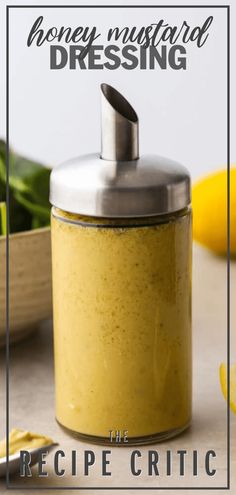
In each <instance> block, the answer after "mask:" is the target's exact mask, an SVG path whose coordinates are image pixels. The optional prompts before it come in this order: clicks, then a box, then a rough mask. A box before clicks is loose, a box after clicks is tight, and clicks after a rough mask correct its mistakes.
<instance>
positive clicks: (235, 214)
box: [192, 167, 236, 255]
mask: <svg viewBox="0 0 236 495" xmlns="http://www.w3.org/2000/svg"><path fill="white" fill-rule="evenodd" d="M192 207H193V238H194V239H195V240H196V241H198V242H200V243H201V244H203V245H204V246H206V247H208V248H209V249H211V250H212V251H214V252H215V253H217V254H226V253H227V171H226V170H220V171H218V172H215V173H213V174H211V175H209V176H207V177H204V178H202V179H201V180H199V181H198V182H197V183H196V184H195V185H194V186H193V189H192ZM230 230H231V232H230V238H231V239H230V249H231V254H232V255H236V167H232V168H231V171H230Z"/></svg>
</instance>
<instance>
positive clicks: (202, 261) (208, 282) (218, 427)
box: [0, 246, 236, 495]
mask: <svg viewBox="0 0 236 495" xmlns="http://www.w3.org/2000/svg"><path fill="white" fill-rule="evenodd" d="M235 275H236V262H233V263H232V270H231V281H232V282H231V288H232V296H233V294H236V277H235ZM226 280H227V278H226V260H225V259H223V258H218V257H215V256H213V255H212V254H211V253H209V252H208V251H206V250H204V249H202V248H200V247H196V246H194V256H193V357H194V360H193V365H194V366H193V367H194V378H193V421H192V426H191V428H189V429H188V430H187V431H186V432H185V433H183V434H182V435H180V436H179V437H176V438H174V439H172V440H169V441H168V442H164V443H160V444H156V445H149V446H142V447H125V448H117V447H114V448H110V447H101V446H94V445H91V444H85V443H81V442H80V441H78V440H76V439H74V438H71V437H70V436H68V435H67V434H66V433H64V431H62V430H61V428H60V427H59V426H58V425H57V423H56V421H55V419H54V384H53V348H52V324H51V322H46V323H44V324H43V325H42V326H41V328H40V329H39V330H38V331H37V332H35V334H34V335H32V336H31V337H30V338H29V339H28V340H25V341H24V342H22V343H19V344H18V345H15V346H12V347H11V349H10V428H12V427H18V428H23V429H28V430H32V431H35V432H39V433H42V434H46V435H49V436H50V437H52V438H53V439H54V440H55V441H57V442H58V443H59V447H58V448H61V449H62V450H63V451H64V452H65V454H66V458H65V460H64V461H63V467H64V468H65V471H66V472H65V475H64V476H63V477H56V476H55V475H54V473H53V458H54V457H53V452H52V453H50V454H49V455H48V457H47V464H46V470H47V471H48V476H47V477H43V478H39V477H38V476H37V468H36V467H35V468H33V469H32V472H33V476H32V477H31V478H27V479H23V478H16V477H14V478H13V477H12V478H11V485H12V487H14V486H16V485H17V486H22V488H19V489H18V493H19V494H22V495H23V494H25V493H27V492H26V490H25V487H27V488H28V487H32V488H33V487H34V486H36V485H37V486H38V487H39V488H44V493H52V491H51V490H47V489H46V487H52V486H57V487H69V486H70V487H76V486H77V487H79V488H80V490H79V493H83V492H84V493H85V492H86V489H88V487H91V488H95V487H96V488H100V492H101V493H103V492H104V493H106V494H108V493H114V492H113V491H112V488H114V487H120V488H121V487H122V486H123V487H128V489H127V490H126V491H125V492H123V493H133V492H134V490H133V489H132V488H139V489H140V488H142V487H143V492H144V493H148V488H155V487H157V488H158V493H160V494H162V493H166V488H167V487H168V488H169V489H170V493H174V490H173V491H172V490H171V488H174V487H177V486H178V487H179V488H181V487H188V489H187V490H181V489H180V490H179V493H182V492H183V493H187V494H190V493H192V492H193V491H192V487H197V488H198V489H199V492H200V494H205V493H206V487H209V488H210V487H214V489H213V490H211V493H214V494H218V493H219V494H222V492H223V493H224V490H222V489H220V487H223V486H226V485H227V455H226V446H227V444H226V431H227V426H226V424H227V423H226V420H227V410H226V403H225V401H224V399H223V397H222V394H221V390H220V386H219V364H220V363H221V362H222V361H226V350H227V338H226V337H227V326H226V321H227V320H226V304H227V303H226ZM232 299H233V298H232ZM235 322H236V311H235V310H234V311H233V308H232V317H231V335H232V339H231V349H232V350H233V348H234V349H235V347H233V344H235V335H233V334H235ZM1 357H2V359H1V366H2V368H3V369H2V370H1V379H2V383H1V396H2V397H1V404H3V403H4V397H5V395H4V385H5V384H4V366H5V362H4V352H3V351H2V352H1ZM231 358H232V361H234V362H235V361H236V355H235V354H233V353H232V356H231ZM170 400H171V398H170ZM2 417H4V414H3V415H2ZM235 425H236V416H234V415H233V414H231V437H232V441H231V490H230V492H229V491H228V492H227V493H235V488H236V479H235V478H236V476H235V475H233V472H234V473H236V466H235V460H236V449H235V439H236V426H235ZM4 428H5V426H4V422H2V423H1V426H0V433H1V436H4V434H5V433H4ZM72 449H73V450H76V451H77V460H78V475H77V476H76V477H73V478H72V477H71V474H70V469H71V461H70V459H71V450H72ZM86 449H87V450H93V451H94V453H95V458H96V461H95V464H94V466H92V467H91V469H90V474H89V476H84V474H83V455H84V450H86ZM135 449H139V450H140V451H141V454H142V457H141V458H140V459H139V461H138V463H139V466H138V467H140V468H141V469H142V473H141V475H140V476H133V475H132V474H131V472H130V455H131V452H132V451H133V450H135ZM181 449H183V450H186V451H187V455H186V472H185V475H184V476H180V474H179V455H178V454H177V450H181ZM211 449H213V450H214V451H215V452H216V457H215V459H213V460H212V462H211V465H212V467H214V468H215V469H216V474H215V475H214V476H207V475H206V473H205V467H204V466H205V454H206V451H208V450H211ZM102 450H111V451H112V452H111V454H110V456H109V458H110V460H111V464H110V468H111V471H112V476H106V477H103V476H101V452H102ZM149 450H157V451H158V454H159V476H157V475H153V476H149V475H148V471H147V458H148V457H147V456H148V451H149ZM167 450H171V451H172V461H173V463H172V475H171V476H167V475H166V466H165V458H166V451H167ZM193 450H197V451H198V461H199V465H198V476H193V474H192V469H193V468H192V452H193ZM101 487H105V488H106V490H105V489H104V490H103V489H101ZM162 487H163V488H165V489H164V490H162V489H161V488H162ZM201 487H202V489H201ZM203 487H205V488H203ZM109 488H110V489H109ZM29 491H30V490H29ZM116 491H118V492H119V493H122V492H121V490H116ZM0 492H1V493H8V491H6V492H5V483H4V482H3V481H1V482H0ZM68 492H69V490H68V488H65V489H64V490H60V491H59V490H55V491H53V493H63V494H64V493H65V494H68ZM34 493H35V494H38V493H40V490H37V489H36V490H34ZM86 493H87V492H86ZM168 493H169V491H168Z"/></svg>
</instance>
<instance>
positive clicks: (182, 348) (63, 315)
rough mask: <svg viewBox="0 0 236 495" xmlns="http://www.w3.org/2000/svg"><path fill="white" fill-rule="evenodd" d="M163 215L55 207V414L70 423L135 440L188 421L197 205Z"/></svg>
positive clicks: (78, 429) (85, 432)
mask: <svg viewBox="0 0 236 495" xmlns="http://www.w3.org/2000/svg"><path fill="white" fill-rule="evenodd" d="M162 221H163V218H157V217H156V218H149V219H145V222H144V220H143V219H139V220H138V219H136V220H135V221H134V220H129V221H127V220H126V221H125V222H124V220H119V221H118V220H116V222H114V221H113V222H112V221H108V220H106V221H105V220H104V219H103V220H101V221H100V224H99V222H98V221H97V220H96V223H95V220H91V219H86V218H83V217H81V216H78V215H69V214H66V213H63V212H62V211H60V210H56V209H54V214H53V216H52V259H53V298H54V342H55V344H54V345H55V372H56V373H55V379H56V417H57V419H58V421H59V422H60V423H61V424H62V425H63V426H65V427H66V428H68V429H70V430H72V431H73V432H78V433H80V434H83V435H90V436H92V437H103V438H108V436H109V430H122V431H123V430H128V438H129V441H131V439H132V438H140V437H145V438H147V437H150V436H152V435H155V436H158V435H160V437H161V436H162V434H163V432H167V435H168V436H170V435H172V434H173V433H174V432H175V431H177V430H181V429H183V428H184V427H186V426H187V425H188V424H189V422H190V418H191V301H190V294H191V276H190V274H191V213H190V210H188V209H186V210H185V211H183V212H181V213H180V214H179V215H178V217H177V218H176V217H173V216H172V217H171V216H170V217H169V219H168V221H166V219H165V223H163V222H162ZM119 223H120V224H121V225H122V224H125V223H126V226H125V227H120V226H119ZM144 223H146V225H145V226H143V224H144ZM112 224H113V225H112Z"/></svg>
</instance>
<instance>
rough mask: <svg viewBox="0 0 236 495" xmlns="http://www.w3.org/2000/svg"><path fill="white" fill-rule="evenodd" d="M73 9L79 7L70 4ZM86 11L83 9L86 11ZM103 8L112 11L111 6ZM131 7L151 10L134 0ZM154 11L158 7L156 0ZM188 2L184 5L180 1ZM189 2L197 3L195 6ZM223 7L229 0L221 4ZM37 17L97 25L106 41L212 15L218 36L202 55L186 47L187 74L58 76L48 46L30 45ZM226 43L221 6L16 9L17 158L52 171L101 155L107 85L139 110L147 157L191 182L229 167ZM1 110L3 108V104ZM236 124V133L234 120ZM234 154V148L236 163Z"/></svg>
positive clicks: (13, 123)
mask: <svg viewBox="0 0 236 495" xmlns="http://www.w3.org/2000/svg"><path fill="white" fill-rule="evenodd" d="M10 3H11V2H8V4H10ZM14 3H16V2H13V4H14ZM18 3H24V4H27V2H18ZM28 3H31V4H32V3H33V2H28ZM34 3H35V2H34ZM42 3H44V4H47V3H48V4H49V2H46V1H44V2H40V1H38V2H37V4H42ZM53 3H56V4H60V3H61V4H63V3H64V4H65V3H66V2H59V1H57V2H53V0H52V1H50V4H53ZM69 3H70V4H73V3H77V2H73V0H71V1H70V2H69ZM85 3H86V2H85V1H84V2H83V4H85ZM87 3H88V4H89V3H91V2H87ZM92 3H93V4H99V3H101V2H96V1H93V2H92ZM102 3H103V4H105V3H108V4H109V2H105V1H104V0H103V2H102ZM110 3H113V4H114V3H115V4H119V3H120V2H119V1H117V2H110ZM129 3H132V2H131V1H130V2H129ZM133 3H134V4H138V3H141V4H142V3H145V2H144V1H143V2H139V1H138V0H136V2H133ZM148 3H149V4H152V3H154V2H152V1H151V0H150V1H149V2H148ZM161 3H162V4H165V3H171V4H173V5H174V4H175V3H179V2H175V1H173V0H172V2H165V1H164V0H163V1H162V2H161ZM184 3H186V2H182V4H184ZM187 3H188V4H191V1H189V2H187ZM192 3H193V2H192ZM194 3H195V4H196V3H197V2H194ZM207 3H209V2H207ZM217 3H218V4H224V3H229V2H223V1H221V2H217V1H215V2H214V4H217ZM39 15H44V26H45V27H46V26H47V27H51V26H53V25H55V26H58V27H59V26H61V25H64V26H72V27H76V26H78V25H88V26H91V25H96V26H97V28H98V31H99V32H101V33H106V31H107V29H108V28H109V27H112V26H124V25H130V26H134V25H136V26H140V27H141V26H145V25H148V24H150V23H152V22H157V21H158V20H159V19H161V18H163V19H164V20H165V21H167V22H169V23H170V24H177V25H181V24H182V21H183V20H186V21H187V22H188V23H189V24H190V25H192V26H195V25H197V24H202V23H203V21H204V20H205V19H206V17H207V16H208V15H213V16H214V21H213V24H212V25H211V28H210V36H209V38H208V40H207V42H206V44H205V45H204V46H203V47H202V48H201V49H199V48H197V47H196V46H195V45H194V44H192V45H191V44H187V45H186V48H187V70H186V71H183V70H180V71H175V70H172V69H171V68H168V69H167V70H160V69H159V68H156V70H145V71H141V70H140V69H138V68H137V69H135V70H131V71H127V70H124V69H122V68H120V69H118V70H115V71H109V70H93V71H89V70H85V71H81V70H79V69H78V70H69V69H68V68H66V69H63V70H58V71H52V70H50V68H49V46H48V44H47V45H45V46H43V47H40V48H38V47H35V46H34V47H33V46H32V47H31V48H28V47H27V46H26V40H27V36H28V33H29V30H30V28H31V26H32V24H33V22H34V21H35V19H36V18H37V17H38V16H39ZM2 34H4V33H3V31H2ZM226 39H227V38H226V10H223V9H214V8H213V7H212V8H209V9H188V8H186V9H185V8H184V9H177V8H176V9H165V8H159V9H154V8H153V9H145V10H143V9H142V10H141V9H135V10H134V9H119V10H118V9H113V10H112V9H110V10H109V9H107V10H104V9H43V8H39V9H14V10H11V11H10V141H11V144H12V145H13V146H14V148H15V149H17V150H18V151H19V152H21V153H24V154H26V155H28V156H30V157H33V158H35V159H38V160H41V161H43V162H44V163H45V164H48V165H49V166H54V165H56V164H57V163H59V162H61V161H63V160H65V159H67V158H70V157H73V156H76V155H79V154H83V153H88V152H92V151H96V150H99V149H100V95H99V85H100V83H101V82H107V83H110V84H114V85H115V87H117V88H118V89H119V90H120V91H122V92H123V93H124V94H125V95H126V97H127V98H128V99H129V100H130V101H131V103H132V104H133V106H134V107H135V109H136V110H137V113H138V115H139V118H140V148H141V153H142V152H145V153H146V152H154V153H158V154H160V155H164V156H169V157H170V158H173V159H176V160H178V161H180V162H182V163H183V164H184V165H186V166H187V167H188V168H189V169H190V171H191V174H192V176H193V178H196V177H199V176H201V175H202V174H204V173H207V172H209V171H212V170H214V169H218V168H222V167H225V166H226V159H227V155H226V150H227V140H226V108H227V106H226V104H227V100H226ZM101 41H102V38H101V39H99V44H100V43H101ZM232 44H233V40H232ZM233 76H234V74H233ZM233 81H234V79H233ZM233 81H232V84H233ZM1 86H2V88H1V89H3V91H1V95H2V96H3V95H4V87H5V79H4V77H2V78H1ZM1 108H4V100H3V101H2V105H1ZM232 125H233V126H234V122H232ZM4 132H5V122H4V113H2V116H1V126H0V134H1V135H4ZM232 135H233V134H232ZM234 156H235V145H234V143H233V145H232V161H233V159H234Z"/></svg>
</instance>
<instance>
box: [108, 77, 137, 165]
mask: <svg viewBox="0 0 236 495" xmlns="http://www.w3.org/2000/svg"><path fill="white" fill-rule="evenodd" d="M101 93H102V150H101V158H103V159H104V160H116V161H129V160H137V159H138V158H139V142H138V116H137V114H136V112H135V110H134V109H133V108H132V106H131V105H130V103H129V102H128V101H127V100H126V99H125V98H124V96H122V95H121V94H120V93H119V92H118V91H117V90H116V89H114V88H113V87H112V86H109V85H108V84H104V83H103V84H101Z"/></svg>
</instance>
